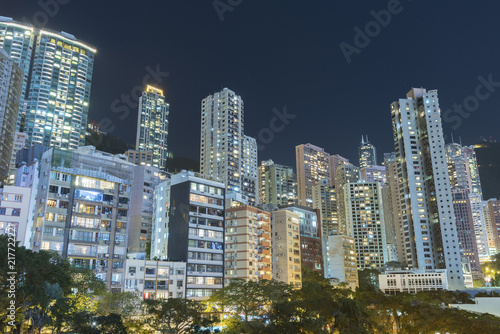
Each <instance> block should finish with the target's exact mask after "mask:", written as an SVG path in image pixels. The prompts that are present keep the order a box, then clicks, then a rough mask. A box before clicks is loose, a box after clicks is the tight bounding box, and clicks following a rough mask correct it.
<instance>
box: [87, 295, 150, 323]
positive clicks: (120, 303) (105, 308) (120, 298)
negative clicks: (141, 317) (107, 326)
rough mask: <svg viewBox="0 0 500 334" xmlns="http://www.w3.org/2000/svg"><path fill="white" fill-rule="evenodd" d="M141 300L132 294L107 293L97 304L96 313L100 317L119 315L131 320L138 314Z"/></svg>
mask: <svg viewBox="0 0 500 334" xmlns="http://www.w3.org/2000/svg"><path fill="white" fill-rule="evenodd" d="M140 307H141V299H140V298H139V297H137V295H136V294H134V293H132V292H117V293H111V292H109V293H106V294H105V295H103V296H102V297H101V298H99V300H98V302H97V308H96V312H97V314H99V315H106V314H119V315H120V316H122V317H123V318H129V317H131V316H134V315H136V314H137V313H138V311H139V310H140Z"/></svg>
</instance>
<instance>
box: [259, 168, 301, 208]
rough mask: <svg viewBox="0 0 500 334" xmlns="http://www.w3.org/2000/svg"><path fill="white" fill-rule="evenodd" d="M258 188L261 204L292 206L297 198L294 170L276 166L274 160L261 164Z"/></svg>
mask: <svg viewBox="0 0 500 334" xmlns="http://www.w3.org/2000/svg"><path fill="white" fill-rule="evenodd" d="M258 186H259V203H260V204H270V205H276V206H286V205H292V204H293V203H294V202H295V200H296V197H297V191H296V188H295V174H294V172H293V168H292V167H289V166H284V165H279V164H275V163H274V161H272V160H266V161H262V162H261V163H260V166H259V171H258Z"/></svg>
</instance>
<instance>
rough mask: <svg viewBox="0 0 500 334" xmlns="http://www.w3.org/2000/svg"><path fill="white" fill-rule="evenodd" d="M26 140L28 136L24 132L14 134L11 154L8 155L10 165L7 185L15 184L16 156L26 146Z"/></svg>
mask: <svg viewBox="0 0 500 334" xmlns="http://www.w3.org/2000/svg"><path fill="white" fill-rule="evenodd" d="M27 139H28V135H27V134H26V133H24V132H17V131H16V133H15V134H14V143H13V145H12V153H11V155H10V164H9V180H8V181H7V183H8V184H10V185H12V184H14V183H15V182H16V174H17V168H16V155H17V152H19V151H20V150H21V149H22V148H23V147H25V146H26V140H27Z"/></svg>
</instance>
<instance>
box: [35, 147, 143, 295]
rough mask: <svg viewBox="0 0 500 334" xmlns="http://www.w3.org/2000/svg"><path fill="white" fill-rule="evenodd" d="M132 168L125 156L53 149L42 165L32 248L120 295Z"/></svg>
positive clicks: (81, 150)
mask: <svg viewBox="0 0 500 334" xmlns="http://www.w3.org/2000/svg"><path fill="white" fill-rule="evenodd" d="M133 167H134V165H133V164H131V163H129V162H127V161H126V158H125V157H124V156H120V155H116V156H114V155H112V154H109V153H105V152H100V151H96V150H95V148H94V147H93V146H84V147H80V148H79V149H77V150H75V151H66V150H62V149H59V148H51V149H50V150H48V151H46V152H45V153H44V154H43V156H42V159H41V161H40V181H39V186H38V193H37V197H36V207H35V213H36V217H35V221H34V231H33V243H32V248H33V250H35V251H38V250H41V249H45V250H54V251H57V252H58V253H60V254H61V255H62V256H63V257H65V258H68V259H69V261H70V262H71V263H72V265H74V266H76V267H79V268H87V269H91V270H94V271H95V272H96V274H97V276H98V277H100V278H101V279H102V280H103V281H104V282H106V284H107V286H108V288H109V289H110V290H111V291H121V289H122V285H123V278H124V276H123V273H124V271H123V270H124V269H123V268H124V260H125V257H126V252H127V227H128V226H127V223H128V214H129V213H128V211H129V210H128V209H129V201H130V185H131V183H132V175H133V174H132V173H133Z"/></svg>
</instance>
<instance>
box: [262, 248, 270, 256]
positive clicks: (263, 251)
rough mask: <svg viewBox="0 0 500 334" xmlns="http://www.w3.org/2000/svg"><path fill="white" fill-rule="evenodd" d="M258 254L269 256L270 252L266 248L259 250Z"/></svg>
mask: <svg viewBox="0 0 500 334" xmlns="http://www.w3.org/2000/svg"><path fill="white" fill-rule="evenodd" d="M259 254H263V255H271V250H270V249H266V248H259Z"/></svg>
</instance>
